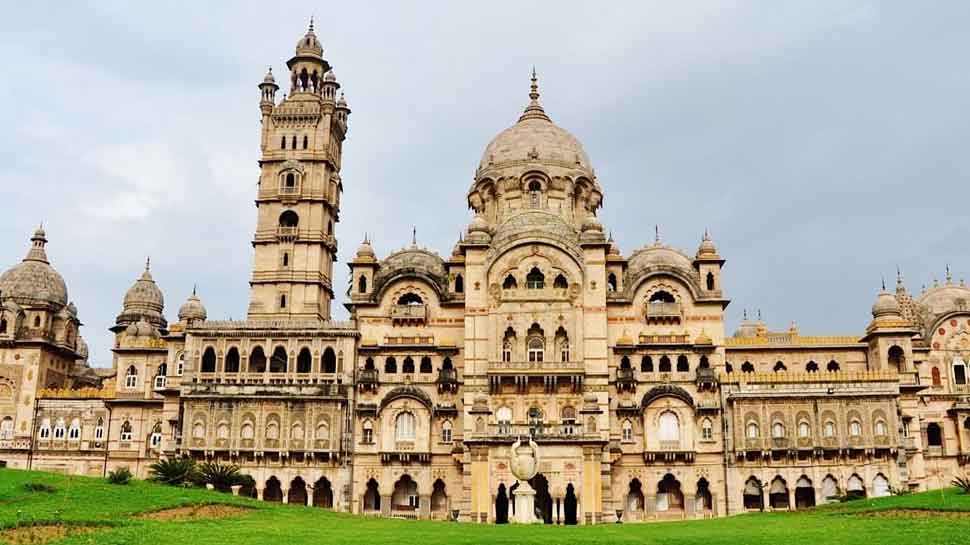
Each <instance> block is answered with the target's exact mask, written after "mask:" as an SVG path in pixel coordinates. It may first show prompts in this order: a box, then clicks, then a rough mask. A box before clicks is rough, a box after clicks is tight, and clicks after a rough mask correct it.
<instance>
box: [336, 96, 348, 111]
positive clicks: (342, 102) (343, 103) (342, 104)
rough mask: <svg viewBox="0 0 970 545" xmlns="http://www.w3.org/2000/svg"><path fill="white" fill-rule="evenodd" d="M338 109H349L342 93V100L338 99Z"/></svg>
mask: <svg viewBox="0 0 970 545" xmlns="http://www.w3.org/2000/svg"><path fill="white" fill-rule="evenodd" d="M337 107H338V108H347V99H346V98H344V94H343V93H340V98H338V99H337Z"/></svg>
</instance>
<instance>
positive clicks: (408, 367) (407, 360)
mask: <svg viewBox="0 0 970 545" xmlns="http://www.w3.org/2000/svg"><path fill="white" fill-rule="evenodd" d="M401 372H402V373H414V360H413V359H411V356H405V357H404V362H403V363H402V364H401Z"/></svg>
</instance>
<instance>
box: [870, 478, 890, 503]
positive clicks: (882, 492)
mask: <svg viewBox="0 0 970 545" xmlns="http://www.w3.org/2000/svg"><path fill="white" fill-rule="evenodd" d="M891 492H892V490H891V488H890V487H889V479H887V478H886V477H885V475H883V474H882V473H877V474H876V476H875V478H873V479H872V497H873V498H881V497H883V496H889V495H890V494H891Z"/></svg>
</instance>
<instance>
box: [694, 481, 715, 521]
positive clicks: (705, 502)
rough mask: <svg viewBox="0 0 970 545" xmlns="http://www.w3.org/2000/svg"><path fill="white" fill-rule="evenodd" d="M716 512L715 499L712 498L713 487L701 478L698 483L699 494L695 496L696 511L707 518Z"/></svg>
mask: <svg viewBox="0 0 970 545" xmlns="http://www.w3.org/2000/svg"><path fill="white" fill-rule="evenodd" d="M713 510H714V498H713V497H712V496H711V485H710V483H708V482H707V479H705V478H703V477H701V478H700V479H699V480H698V481H697V494H696V495H695V496H694V511H695V512H696V513H697V514H699V515H703V516H707V515H709V514H710V513H711V511H713Z"/></svg>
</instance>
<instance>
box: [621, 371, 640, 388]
mask: <svg viewBox="0 0 970 545" xmlns="http://www.w3.org/2000/svg"><path fill="white" fill-rule="evenodd" d="M636 387H637V379H636V377H635V376H634V374H633V369H617V370H616V389H617V391H619V392H623V391H630V392H632V391H634V390H636Z"/></svg>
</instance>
